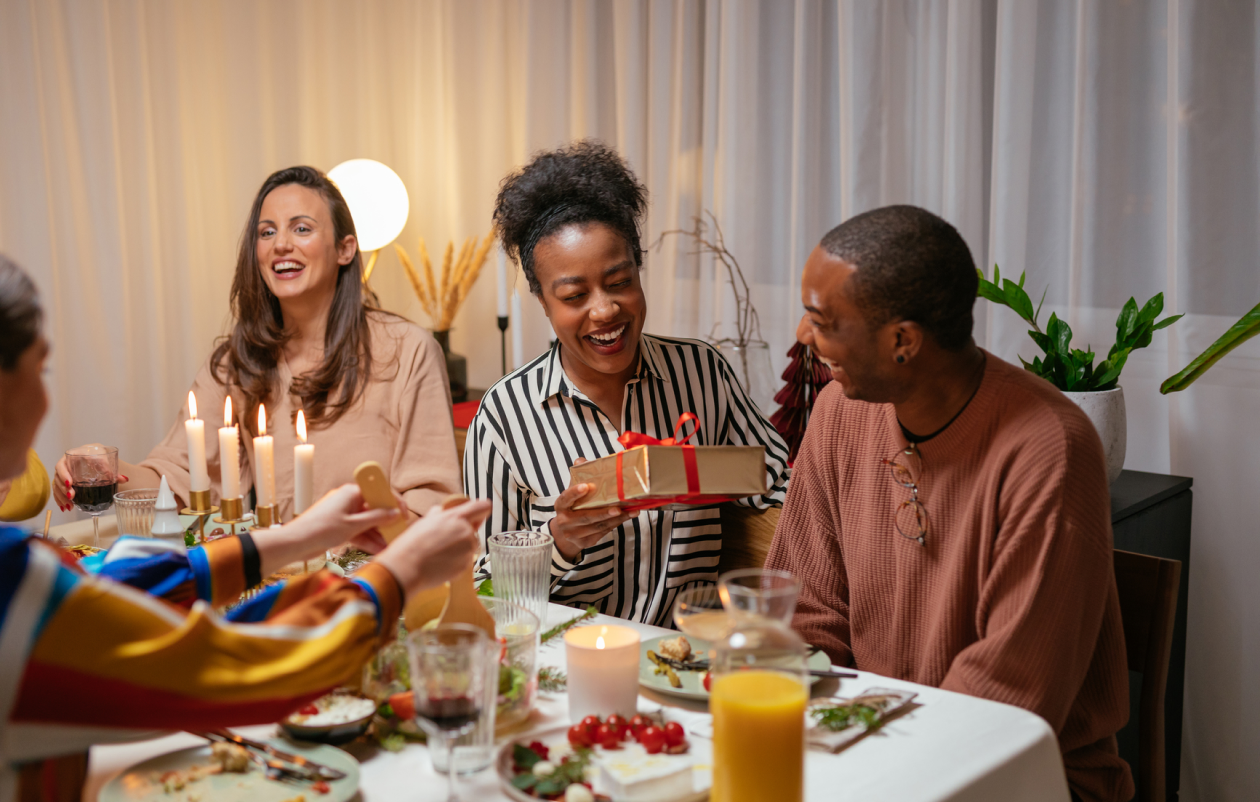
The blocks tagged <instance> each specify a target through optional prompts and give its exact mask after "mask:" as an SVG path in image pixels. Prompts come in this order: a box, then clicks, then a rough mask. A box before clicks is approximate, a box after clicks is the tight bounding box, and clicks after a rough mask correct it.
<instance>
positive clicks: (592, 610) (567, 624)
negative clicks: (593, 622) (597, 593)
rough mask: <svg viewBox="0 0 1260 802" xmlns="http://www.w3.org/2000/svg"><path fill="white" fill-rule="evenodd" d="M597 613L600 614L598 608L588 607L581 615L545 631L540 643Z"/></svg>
mask: <svg viewBox="0 0 1260 802" xmlns="http://www.w3.org/2000/svg"><path fill="white" fill-rule="evenodd" d="M597 615H599V610H596V609H595V608H594V607H587V608H586V611H585V612H583V613H582V614H581V615H579V616H577V617H576V618H570V619H569V620H568V621H565V622H564V623H563V624H556V625H555V626H554V627H552V628H551V629H549V630H547V631H546V632H544V633H543V634H542V637H541V638H539V639H538V640H539V644H540V645H542V644H545V643H547V642H548V641H550V640H552V639H553V638H555V637H556V636H557V635H561V634H563V633H565V632H567V631H568V630H569V629H571V628H572V627H574V626H575V625H577V624H578V623H579V622H581V621H586V620H588V619H591V618H594V617H595V616H597Z"/></svg>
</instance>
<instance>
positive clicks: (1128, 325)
mask: <svg viewBox="0 0 1260 802" xmlns="http://www.w3.org/2000/svg"><path fill="white" fill-rule="evenodd" d="M1137 313H1138V308H1137V301H1135V300H1134V299H1132V298H1130V299H1129V300H1128V301H1126V302H1125V304H1124V306H1123V307H1122V308H1121V309H1120V316H1119V317H1117V318H1116V342H1124V341H1127V340H1128V339H1129V336H1130V335H1132V334H1133V327H1134V325H1135V324H1136V323H1137Z"/></svg>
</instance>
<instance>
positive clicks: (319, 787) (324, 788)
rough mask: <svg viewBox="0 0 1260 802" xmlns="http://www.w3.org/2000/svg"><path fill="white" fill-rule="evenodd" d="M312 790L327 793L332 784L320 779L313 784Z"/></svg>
mask: <svg viewBox="0 0 1260 802" xmlns="http://www.w3.org/2000/svg"><path fill="white" fill-rule="evenodd" d="M311 790H312V791H315V792H316V793H320V794H326V793H328V792H329V791H331V790H332V786H331V785H329V784H328V783H326V782H324V781H323V780H320V781H318V782H316V783H313V784H312V785H311Z"/></svg>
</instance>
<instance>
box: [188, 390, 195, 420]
mask: <svg viewBox="0 0 1260 802" xmlns="http://www.w3.org/2000/svg"><path fill="white" fill-rule="evenodd" d="M188 417H190V418H192V419H193V420H196V419H197V396H195V395H193V394H192V390H189V391H188Z"/></svg>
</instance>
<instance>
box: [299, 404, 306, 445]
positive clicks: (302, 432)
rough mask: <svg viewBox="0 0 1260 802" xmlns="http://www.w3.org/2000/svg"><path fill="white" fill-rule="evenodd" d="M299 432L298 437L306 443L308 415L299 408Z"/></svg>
mask: <svg viewBox="0 0 1260 802" xmlns="http://www.w3.org/2000/svg"><path fill="white" fill-rule="evenodd" d="M297 434H298V438H299V439H300V440H301V441H302V442H303V443H305V442H306V415H304V414H303V413H302V410H300V409H299V410H298V416H297Z"/></svg>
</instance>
